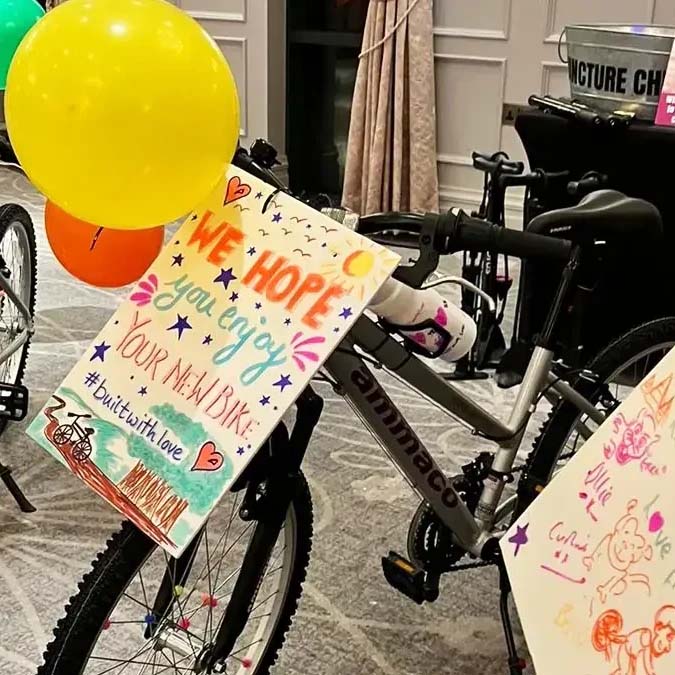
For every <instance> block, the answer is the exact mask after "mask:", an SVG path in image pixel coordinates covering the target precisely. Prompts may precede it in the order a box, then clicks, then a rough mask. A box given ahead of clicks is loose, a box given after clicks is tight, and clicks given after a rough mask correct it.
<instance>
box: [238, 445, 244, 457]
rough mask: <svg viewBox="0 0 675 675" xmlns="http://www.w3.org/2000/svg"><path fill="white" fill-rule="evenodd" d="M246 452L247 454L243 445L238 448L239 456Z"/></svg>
mask: <svg viewBox="0 0 675 675" xmlns="http://www.w3.org/2000/svg"><path fill="white" fill-rule="evenodd" d="M244 452H245V451H244V447H243V446H242V445H240V446H239V447H238V448H237V454H238V455H243V454H244Z"/></svg>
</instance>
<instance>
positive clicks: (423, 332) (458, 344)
mask: <svg viewBox="0 0 675 675" xmlns="http://www.w3.org/2000/svg"><path fill="white" fill-rule="evenodd" d="M368 309H369V310H371V311H372V312H374V313H375V314H377V316H379V317H380V319H382V320H383V323H384V325H385V326H388V327H390V328H392V329H393V330H394V331H395V332H397V333H399V334H400V335H402V336H403V337H404V338H405V339H406V341H408V344H409V345H411V347H413V351H416V352H418V353H420V354H423V355H425V356H430V357H432V358H436V357H440V358H442V359H443V360H445V361H457V360H458V359H461V358H462V356H464V355H466V354H467V353H468V352H469V350H470V349H471V347H472V346H473V343H474V341H475V340H476V324H475V323H474V321H473V319H472V318H471V317H470V316H469V315H468V314H466V313H465V312H463V311H462V310H461V309H460V308H459V307H457V306H456V305H453V304H452V303H451V302H448V301H447V300H445V299H444V298H443V296H441V294H440V293H438V291H436V290H434V289H433V288H427V289H424V290H418V289H415V288H410V286H406V284H404V283H401V282H400V281H397V280H396V279H388V280H387V282H386V283H385V284H384V285H383V286H382V288H380V290H379V291H378V292H377V293H376V294H375V296H374V297H373V299H372V300H371V302H370V304H369V305H368Z"/></svg>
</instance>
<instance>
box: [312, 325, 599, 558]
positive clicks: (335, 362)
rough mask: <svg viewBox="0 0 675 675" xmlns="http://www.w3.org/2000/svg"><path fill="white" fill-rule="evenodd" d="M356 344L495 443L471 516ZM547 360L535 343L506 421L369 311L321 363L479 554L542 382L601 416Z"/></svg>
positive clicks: (436, 508) (394, 457) (391, 454)
mask: <svg viewBox="0 0 675 675" xmlns="http://www.w3.org/2000/svg"><path fill="white" fill-rule="evenodd" d="M354 347H359V348H360V349H361V350H363V351H364V352H365V353H367V354H368V355H369V356H371V357H373V358H374V359H375V360H376V361H377V362H378V363H380V364H381V365H382V366H383V367H384V368H386V369H387V370H388V371H390V372H392V373H394V374H395V375H396V376H397V377H398V378H400V379H401V380H403V381H404V382H405V383H407V384H408V385H410V386H411V387H412V388H413V389H416V390H417V391H419V392H420V393H421V394H422V395H423V396H425V397H427V398H428V399H430V400H432V401H433V402H434V403H436V404H437V405H438V406H440V407H441V408H442V409H443V410H445V411H447V412H448V413H449V414H451V415H453V416H455V417H458V418H459V419H461V420H463V421H464V422H466V423H467V424H468V425H470V426H471V427H472V428H473V429H475V430H476V431H477V432H478V433H479V434H481V435H482V436H484V437H487V438H489V439H490V440H493V441H495V442H496V443H497V444H498V449H497V452H496V454H495V456H494V460H493V463H492V469H493V473H492V474H491V475H490V476H488V478H487V479H486V481H485V485H484V487H483V491H482V494H481V497H480V501H479V503H478V507H477V508H476V513H475V516H474V515H472V514H471V512H470V511H469V509H468V508H467V507H466V505H465V504H464V502H463V501H462V499H461V497H460V496H459V495H458V493H457V492H456V491H455V489H454V488H453V486H452V484H451V482H450V480H449V479H448V478H447V477H446V476H445V474H444V473H443V471H442V469H441V468H440V467H439V466H438V464H437V463H436V461H435V460H434V459H433V457H432V456H431V453H430V452H429V451H428V450H427V448H426V447H425V445H424V444H423V443H422V441H421V440H420V439H419V437H418V436H417V434H416V433H415V432H414V431H413V429H412V428H411V427H410V425H409V424H408V422H407V421H406V419H405V418H404V416H403V415H402V414H401V412H400V411H399V410H398V408H397V407H396V405H395V404H394V403H393V402H392V400H391V399H390V398H389V396H388V395H387V393H386V391H385V390H384V389H383V387H382V386H381V384H380V383H379V382H378V380H377V378H376V377H375V376H374V375H373V373H372V371H371V370H370V369H369V368H368V366H367V365H366V363H365V361H364V359H363V358H361V357H360V356H359V354H358V353H357V352H356V351H355V349H354ZM552 363H553V352H551V351H550V350H548V349H544V348H542V347H535V349H534V352H533V354H532V357H531V359H530V363H529V365H528V367H527V370H526V372H525V375H524V377H523V381H522V383H521V385H520V388H519V391H518V395H517V398H516V401H515V403H514V405H513V408H512V410H511V414H510V415H509V418H508V421H507V422H502V421H500V420H499V419H497V418H496V417H494V416H493V415H492V414H491V413H490V412H488V411H487V410H485V409H484V408H482V407H481V406H480V405H478V404H477V403H476V402H475V401H473V400H472V399H471V398H469V397H468V396H466V394H464V393H463V392H461V391H460V390H459V389H458V388H457V387H455V386H453V385H452V384H451V383H450V382H448V381H446V380H444V379H443V378H442V377H441V376H440V375H438V373H436V372H435V371H434V370H432V369H431V368H429V366H427V365H426V364H425V363H424V362H423V361H421V360H420V359H418V358H417V357H416V356H414V355H413V354H411V353H410V352H408V351H407V350H406V349H405V347H404V346H403V345H402V344H401V343H400V342H398V341H397V340H395V339H394V338H392V337H391V336H390V335H388V334H387V333H386V332H384V331H383V330H382V329H381V328H380V327H379V326H378V325H377V324H376V323H374V322H373V321H371V320H370V319H369V318H368V317H367V316H361V317H359V319H358V320H357V322H356V323H355V324H354V327H353V328H352V330H351V331H350V334H349V336H348V337H347V338H346V339H345V340H344V341H343V342H342V343H341V345H340V346H339V347H338V349H336V350H335V351H334V352H333V353H332V354H331V356H330V357H329V358H328V360H327V361H326V363H325V366H324V367H325V369H326V371H327V372H328V373H329V375H330V376H331V377H332V378H333V379H334V380H335V382H336V383H337V385H338V390H339V392H340V393H341V394H342V395H343V396H344V397H345V398H346V400H347V401H348V403H349V404H350V405H351V406H352V408H353V409H354V411H355V412H356V414H357V415H358V416H359V417H360V418H361V420H362V421H363V423H364V424H365V425H366V426H367V427H368V429H369V430H370V431H371V433H372V434H373V436H374V437H375V439H376V440H377V441H378V442H379V444H380V445H381V446H382V448H383V449H384V450H385V452H386V453H387V454H388V455H389V457H390V458H391V460H392V461H393V462H394V464H396V466H397V467H398V468H399V469H400V470H401V471H402V472H403V474H404V475H405V476H406V477H407V478H408V480H409V481H410V483H411V485H412V486H413V487H414V488H415V490H416V491H417V493H418V494H419V495H420V497H421V498H422V499H424V500H425V501H427V502H428V503H429V504H430V506H431V508H432V509H433V510H434V512H435V513H436V515H437V516H438V517H439V518H440V519H441V521H442V522H443V523H444V524H445V525H446V526H447V527H448V528H449V529H450V530H451V531H452V533H453V535H454V536H455V537H456V538H457V540H458V542H459V543H460V545H461V546H462V547H463V548H465V549H466V550H467V551H469V552H470V553H473V554H474V555H476V556H480V555H481V551H482V549H483V546H484V545H485V543H486V542H487V541H488V540H489V539H492V538H493V537H494V536H495V535H494V533H493V532H492V527H493V523H494V518H495V513H496V511H497V507H498V506H499V502H500V500H501V497H502V492H503V490H504V485H505V481H504V480H503V479H502V478H501V477H502V476H504V475H508V474H509V472H510V471H511V470H512V468H513V464H514V461H515V458H516V454H517V452H518V448H519V447H520V443H521V440H522V438H523V433H524V431H525V429H526V427H527V423H528V421H529V419H530V416H531V414H532V412H533V411H534V404H535V402H536V401H537V399H538V398H539V396H540V395H541V393H542V392H543V391H544V389H545V388H548V389H549V390H553V391H555V393H556V394H557V396H559V397H562V398H564V399H566V400H568V401H570V402H571V403H573V404H574V405H575V406H577V407H578V408H579V409H580V410H581V411H582V412H584V413H586V414H588V415H589V416H590V417H591V418H592V419H593V420H594V421H596V422H598V423H602V421H604V415H603V414H602V413H601V412H600V411H599V410H597V409H596V408H595V407H594V406H593V405H592V403H591V402H590V401H588V400H587V399H585V398H584V397H583V396H581V394H579V393H578V392H577V391H575V390H574V389H573V388H572V387H571V386H570V385H569V384H567V383H566V382H562V381H559V380H558V379H557V378H555V376H554V375H553V373H552V372H551V366H552Z"/></svg>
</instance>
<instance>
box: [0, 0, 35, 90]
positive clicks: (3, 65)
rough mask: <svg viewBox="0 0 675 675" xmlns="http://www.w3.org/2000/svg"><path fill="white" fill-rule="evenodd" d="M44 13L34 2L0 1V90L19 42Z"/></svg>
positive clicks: (5, 82)
mask: <svg viewBox="0 0 675 675" xmlns="http://www.w3.org/2000/svg"><path fill="white" fill-rule="evenodd" d="M44 13H45V10H44V9H42V7H40V5H39V4H38V3H37V2H36V1H35V0H0V89H4V88H5V86H6V84H7V72H8V71H9V64H10V63H11V62H12V58H14V53H15V52H16V50H17V48H18V47H19V44H20V42H21V40H23V38H24V36H25V35H26V33H27V32H28V31H29V30H30V29H31V28H32V27H33V25H34V24H35V22H36V21H37V20H38V19H39V18H40V17H42V16H44Z"/></svg>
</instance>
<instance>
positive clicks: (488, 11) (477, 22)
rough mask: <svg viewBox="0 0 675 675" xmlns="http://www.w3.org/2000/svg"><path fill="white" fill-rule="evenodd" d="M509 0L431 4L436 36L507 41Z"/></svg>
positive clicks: (464, 0)
mask: <svg viewBox="0 0 675 675" xmlns="http://www.w3.org/2000/svg"><path fill="white" fill-rule="evenodd" d="M510 18H511V0H481V1H480V2H476V0H452V1H449V0H447V1H437V2H435V3H434V27H435V29H436V31H435V32H436V35H450V36H456V37H470V38H483V39H493V40H507V39H508V36H509V26H510Z"/></svg>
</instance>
